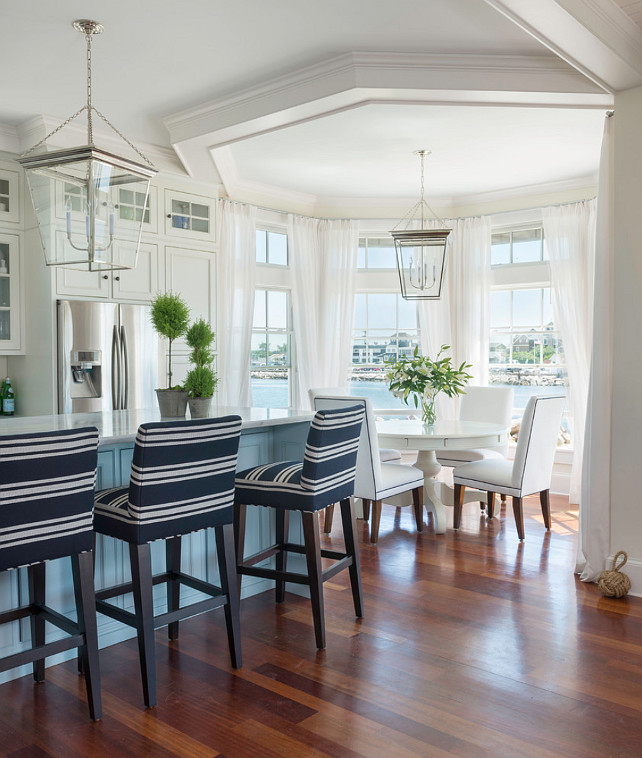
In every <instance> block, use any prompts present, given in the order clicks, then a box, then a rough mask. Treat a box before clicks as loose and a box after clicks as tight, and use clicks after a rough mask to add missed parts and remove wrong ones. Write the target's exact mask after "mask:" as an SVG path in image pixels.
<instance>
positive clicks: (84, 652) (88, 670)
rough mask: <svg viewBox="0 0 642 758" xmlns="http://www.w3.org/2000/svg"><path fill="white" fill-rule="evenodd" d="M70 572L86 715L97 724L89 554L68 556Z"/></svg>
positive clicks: (95, 644) (96, 666)
mask: <svg viewBox="0 0 642 758" xmlns="http://www.w3.org/2000/svg"><path fill="white" fill-rule="evenodd" d="M71 573H72V577H73V583H74V596H75V599H76V613H77V616H78V628H79V630H80V633H81V634H82V635H84V638H85V644H84V645H83V646H82V647H81V648H79V650H78V652H79V654H80V656H81V658H82V661H83V671H84V674H85V686H86V688H87V703H88V705H89V715H90V716H91V718H92V719H93V720H94V721H98V720H99V719H100V718H102V703H101V695H100V662H99V658H98V624H97V621H96V595H95V593H94V556H93V551H87V552H85V553H80V554H79V555H72V556H71Z"/></svg>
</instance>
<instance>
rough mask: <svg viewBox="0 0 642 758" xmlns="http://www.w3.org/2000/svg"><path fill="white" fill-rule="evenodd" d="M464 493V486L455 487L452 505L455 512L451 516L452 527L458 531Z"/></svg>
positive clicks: (457, 485)
mask: <svg viewBox="0 0 642 758" xmlns="http://www.w3.org/2000/svg"><path fill="white" fill-rule="evenodd" d="M465 492H466V486H465V485H463V484H456V485H455V495H454V505H455V512H454V514H453V527H454V528H455V529H459V526H460V524H461V511H462V508H463V507H464V493H465Z"/></svg>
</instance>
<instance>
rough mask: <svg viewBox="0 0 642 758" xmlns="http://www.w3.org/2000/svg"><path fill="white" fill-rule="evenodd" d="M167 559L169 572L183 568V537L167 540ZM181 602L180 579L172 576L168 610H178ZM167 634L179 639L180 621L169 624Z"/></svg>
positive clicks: (173, 638) (168, 595) (168, 592)
mask: <svg viewBox="0 0 642 758" xmlns="http://www.w3.org/2000/svg"><path fill="white" fill-rule="evenodd" d="M165 560H166V567H167V573H168V574H170V577H171V576H172V575H175V574H177V573H178V572H179V571H180V570H181V537H180V536H178V537H172V538H171V539H168V540H165ZM180 604H181V584H180V582H179V581H178V579H173V578H170V579H169V580H168V582H167V610H168V611H176V610H178V608H180ZM167 636H168V638H169V639H170V640H177V639H178V621H173V622H172V623H171V624H168V625H167Z"/></svg>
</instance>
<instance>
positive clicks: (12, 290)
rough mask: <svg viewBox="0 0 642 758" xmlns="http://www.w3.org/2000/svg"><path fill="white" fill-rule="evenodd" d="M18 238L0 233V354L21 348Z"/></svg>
mask: <svg viewBox="0 0 642 758" xmlns="http://www.w3.org/2000/svg"><path fill="white" fill-rule="evenodd" d="M19 242H20V238H19V237H18V236H17V235H15V234H0V355H3V354H5V353H18V352H20V351H21V349H22V337H21V332H22V324H21V318H20V244H19Z"/></svg>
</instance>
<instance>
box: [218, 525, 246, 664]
mask: <svg viewBox="0 0 642 758" xmlns="http://www.w3.org/2000/svg"><path fill="white" fill-rule="evenodd" d="M215 532H216V558H217V561H218V571H219V574H220V577H221V590H222V591H223V592H224V593H225V594H226V595H227V603H225V606H224V610H225V626H226V628H227V642H228V645H229V648H230V659H231V661H232V666H233V667H234V668H235V669H238V668H241V666H242V664H243V661H242V657H241V619H240V603H239V594H238V585H237V583H236V551H235V550H234V529H233V526H232V524H224V525H223V526H217V527H216V528H215Z"/></svg>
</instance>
